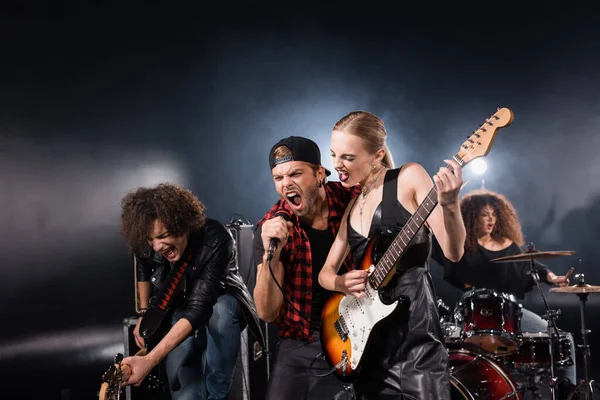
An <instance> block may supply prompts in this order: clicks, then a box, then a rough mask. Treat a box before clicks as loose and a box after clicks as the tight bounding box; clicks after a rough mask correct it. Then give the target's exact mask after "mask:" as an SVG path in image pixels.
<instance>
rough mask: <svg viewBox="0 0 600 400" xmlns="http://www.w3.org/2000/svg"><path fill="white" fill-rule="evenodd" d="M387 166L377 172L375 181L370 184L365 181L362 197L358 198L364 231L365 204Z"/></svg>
mask: <svg viewBox="0 0 600 400" xmlns="http://www.w3.org/2000/svg"><path fill="white" fill-rule="evenodd" d="M386 169H387V168H385V167H382V168H381V169H380V170H379V172H378V173H377V176H375V179H373V182H372V183H371V184H370V185H367V184H366V183H365V187H364V188H363V190H362V192H361V196H362V198H359V199H358V202H357V204H358V209H359V211H358V213H359V215H360V232H361V233H363V232H364V231H363V207H364V206H365V204H366V203H367V200H368V199H369V196H371V192H372V191H373V190H372V189H373V187H374V186H375V184H376V183H377V181H378V180H379V177H380V176H381V174H382V173H383V171H384V170H386Z"/></svg>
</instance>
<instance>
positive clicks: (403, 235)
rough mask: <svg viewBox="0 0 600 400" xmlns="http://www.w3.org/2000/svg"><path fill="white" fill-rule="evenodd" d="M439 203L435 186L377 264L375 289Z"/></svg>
mask: <svg viewBox="0 0 600 400" xmlns="http://www.w3.org/2000/svg"><path fill="white" fill-rule="evenodd" d="M454 160H455V161H456V162H458V163H459V164H460V165H463V160H462V159H461V158H460V156H459V155H458V154H457V155H455V156H454ZM447 168H449V169H450V170H451V171H453V169H452V165H447ZM437 203H438V192H437V187H436V186H435V184H434V185H433V187H432V188H431V190H430V191H429V193H428V194H427V196H425V199H424V200H423V201H422V202H421V204H420V205H419V206H418V207H417V209H416V210H415V212H414V214H413V215H412V216H411V217H410V218H409V220H408V222H406V224H405V225H404V227H403V228H402V230H401V231H400V233H399V234H398V235H397V236H396V237H395V238H394V240H393V241H392V243H391V244H390V246H389V247H388V249H387V250H386V251H385V253H384V254H383V256H382V257H381V259H380V260H379V262H378V263H377V266H376V267H375V271H374V272H373V274H371V276H370V277H369V279H370V283H371V285H372V286H373V287H374V288H379V287H380V286H381V284H382V283H383V282H384V281H385V278H386V277H387V276H388V275H389V273H390V272H391V271H392V269H393V268H394V266H395V265H396V263H397V262H398V260H399V259H400V257H402V254H404V251H405V250H406V249H407V248H408V246H409V245H410V243H411V242H412V240H413V239H414V237H415V236H416V234H417V232H418V231H419V229H421V227H422V226H423V224H424V223H425V221H426V220H427V218H429V215H431V212H432V211H433V209H434V208H435V206H436V205H437Z"/></svg>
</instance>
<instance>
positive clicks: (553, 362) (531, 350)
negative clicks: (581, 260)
mask: <svg viewBox="0 0 600 400" xmlns="http://www.w3.org/2000/svg"><path fill="white" fill-rule="evenodd" d="M572 254H574V252H572V251H537V250H535V249H534V248H533V245H532V244H529V245H528V246H527V249H526V251H524V252H523V253H521V254H516V255H512V256H507V257H501V258H496V259H494V260H491V261H492V262H498V263H506V262H527V263H528V266H527V268H528V273H529V274H531V276H532V278H533V280H534V282H535V284H536V286H537V287H538V289H539V292H540V294H541V296H542V299H543V301H544V306H545V309H546V314H545V315H544V316H543V317H542V318H543V319H545V320H547V321H548V329H547V332H521V329H520V328H521V316H522V306H521V305H520V304H519V303H518V302H517V300H516V298H515V297H514V296H512V295H509V294H505V293H498V292H496V291H494V290H489V289H471V290H470V291H468V292H466V293H465V294H464V295H463V296H462V298H461V300H460V301H459V302H458V303H457V305H456V307H455V308H454V310H453V312H451V310H450V308H449V307H448V306H446V305H445V304H444V303H443V302H442V301H441V300H439V301H438V307H439V309H440V316H441V324H442V329H443V331H444V336H445V342H446V346H447V348H448V354H449V362H450V372H451V375H450V382H451V391H452V399H453V400H455V399H472V400H473V399H489V400H501V399H502V400H504V399H519V400H522V399H524V398H525V396H526V395H528V394H529V391H530V392H531V396H532V397H533V398H536V399H539V398H551V399H552V400H557V399H560V398H566V399H567V400H583V399H585V400H592V399H596V398H600V397H596V396H599V395H600V393H599V392H598V389H597V386H596V383H595V382H594V381H593V380H590V377H589V371H588V368H589V366H588V359H589V357H590V354H591V353H590V347H589V345H588V340H587V335H588V334H589V333H590V332H589V331H587V330H586V328H585V302H586V301H587V296H588V294H590V293H600V286H592V285H588V284H586V283H585V276H584V274H577V275H576V276H575V281H576V282H577V283H576V284H574V285H572V286H564V287H553V288H551V289H550V291H551V292H556V293H570V294H576V295H577V296H578V297H579V299H580V318H581V333H582V340H583V346H580V347H581V348H582V352H583V369H584V370H583V375H584V379H583V380H582V381H581V382H579V383H578V384H576V385H575V382H572V385H571V387H572V389H570V390H568V391H566V393H564V394H561V396H560V397H559V386H560V387H561V388H564V387H565V386H564V385H560V383H561V382H562V381H563V380H560V379H559V378H557V370H563V369H564V368H566V367H569V366H571V365H573V363H574V354H573V355H571V343H570V339H569V337H568V334H567V333H566V332H562V331H559V329H558V327H557V326H556V318H557V317H558V315H559V314H560V310H559V311H555V310H551V309H550V308H549V306H548V302H547V300H546V296H544V292H543V290H542V287H541V285H540V278H539V274H538V270H537V268H538V264H537V263H536V262H535V261H536V260H540V259H548V258H554V257H562V256H569V255H572ZM569 272H570V273H572V270H571V271H569ZM572 356H573V357H572ZM517 376H524V377H525V378H526V380H525V381H526V382H527V383H526V384H525V383H522V382H521V381H520V380H517V378H516V377H517ZM543 381H545V382H547V387H549V390H550V396H551V397H547V396H548V395H546V396H545V397H542V391H541V386H542V384H541V382H543ZM567 381H568V380H567ZM517 382H521V383H517ZM561 393H562V392H561ZM592 396H594V397H592Z"/></svg>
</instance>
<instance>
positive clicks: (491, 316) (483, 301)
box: [455, 289, 522, 355]
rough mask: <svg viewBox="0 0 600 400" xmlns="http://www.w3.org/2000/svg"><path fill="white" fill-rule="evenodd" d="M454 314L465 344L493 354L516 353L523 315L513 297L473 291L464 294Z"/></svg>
mask: <svg viewBox="0 0 600 400" xmlns="http://www.w3.org/2000/svg"><path fill="white" fill-rule="evenodd" d="M457 311H458V312H456V313H455V315H460V318H461V319H462V335H463V340H464V341H465V343H469V344H472V345H474V346H477V347H479V348H481V350H482V351H484V352H486V353H489V354H493V355H505V354H510V353H513V352H515V351H516V350H517V347H518V345H519V341H518V340H519V334H520V326H521V314H522V312H521V305H520V304H519V303H518V302H517V300H516V298H515V297H514V296H513V295H509V294H505V293H498V292H495V291H493V290H489V289H474V290H471V291H469V292H466V293H465V294H464V295H463V297H462V299H461V301H460V302H459V303H458V304H457Z"/></svg>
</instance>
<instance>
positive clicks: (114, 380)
mask: <svg viewBox="0 0 600 400" xmlns="http://www.w3.org/2000/svg"><path fill="white" fill-rule="evenodd" d="M121 361H123V354H121V353H119V354H117V355H116V357H115V360H114V362H113V364H112V365H111V366H110V368H109V369H108V370H107V371H106V372H105V373H104V375H103V376H102V385H101V386H100V392H98V399H99V400H119V399H120V398H121V384H122V383H123V370H122V369H121Z"/></svg>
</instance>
